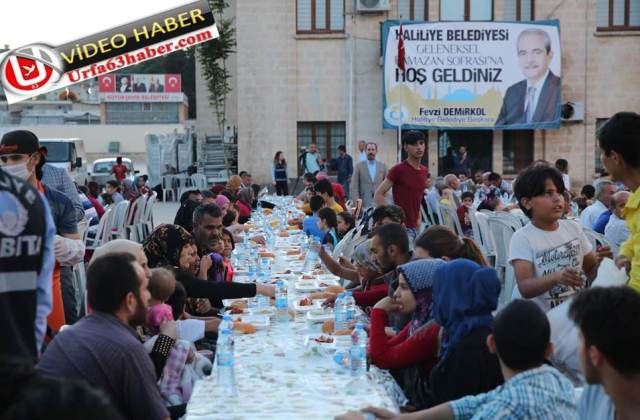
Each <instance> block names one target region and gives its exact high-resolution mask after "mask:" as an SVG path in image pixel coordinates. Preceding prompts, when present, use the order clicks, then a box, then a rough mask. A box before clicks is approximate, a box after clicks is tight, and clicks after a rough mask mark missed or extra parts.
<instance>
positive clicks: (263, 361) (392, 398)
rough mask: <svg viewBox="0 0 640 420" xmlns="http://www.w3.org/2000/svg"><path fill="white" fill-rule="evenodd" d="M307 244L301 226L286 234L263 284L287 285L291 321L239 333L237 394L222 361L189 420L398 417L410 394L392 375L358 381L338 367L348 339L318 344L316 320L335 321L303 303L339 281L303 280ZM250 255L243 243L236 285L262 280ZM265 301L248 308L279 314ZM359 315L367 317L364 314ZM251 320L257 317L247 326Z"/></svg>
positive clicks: (263, 322) (262, 322) (198, 391)
mask: <svg viewBox="0 0 640 420" xmlns="http://www.w3.org/2000/svg"><path fill="white" fill-rule="evenodd" d="M258 232H259V231H258ZM284 232H286V233H284ZM285 235H287V236H285ZM301 238H302V232H300V231H299V230H296V229H295V228H293V227H288V228H286V229H284V227H283V229H281V230H279V235H278V236H277V237H276V240H275V243H272V244H271V248H270V249H268V251H269V252H271V253H272V254H273V255H272V258H270V262H271V264H270V274H269V275H268V276H263V277H262V279H261V280H262V281H267V282H275V281H277V280H278V279H282V280H283V281H285V282H286V285H287V290H288V304H289V310H288V315H287V316H282V313H281V314H280V315H279V316H271V317H269V316H265V317H264V318H266V319H259V318H255V319H257V320H258V322H259V323H258V324H256V326H257V330H256V331H255V333H252V334H239V333H237V332H236V333H235V357H234V371H235V378H236V380H235V383H236V389H235V393H233V392H230V390H229V387H223V386H219V385H218V383H217V378H216V371H215V363H214V369H213V372H212V374H211V375H210V376H209V377H206V378H205V379H203V380H200V381H198V382H197V383H196V384H195V386H194V390H193V393H192V396H191V399H190V401H189V403H188V406H187V413H186V418H187V419H194V420H196V419H198V420H201V419H225V420H230V419H305V420H309V419H329V418H333V417H334V416H336V415H339V414H342V413H344V412H346V411H349V410H355V409H360V408H362V407H363V406H367V405H374V406H378V407H385V408H387V409H389V410H392V411H396V412H397V411H398V407H399V406H401V405H403V404H405V403H406V398H405V397H404V394H403V393H402V390H401V389H400V388H399V387H398V385H397V384H396V382H395V381H394V380H393V378H392V377H391V375H390V374H389V373H388V372H387V371H384V370H380V369H377V368H376V367H375V366H370V367H369V368H368V370H367V372H366V373H365V375H364V376H362V377H360V378H353V377H352V376H351V375H350V372H349V370H348V369H346V368H344V367H341V366H340V365H338V364H337V363H336V362H335V361H334V359H335V358H334V355H335V351H336V347H338V348H340V346H342V348H343V349H344V348H345V345H346V346H347V348H348V345H349V344H348V342H349V337H348V336H347V337H332V338H333V339H334V341H333V343H318V342H317V341H315V338H317V337H318V336H320V335H322V330H321V329H322V322H318V319H316V318H314V317H312V316H311V315H310V314H311V313H321V316H319V317H317V318H319V319H325V318H329V317H330V316H331V315H330V313H326V312H325V313H322V312H323V311H322V310H321V309H320V306H319V305H316V306H315V308H316V311H315V312H311V311H310V310H309V308H304V307H301V306H300V305H299V304H300V300H301V299H303V298H304V297H306V296H308V294H309V293H310V292H311V291H312V290H313V289H314V286H311V287H309V286H310V283H311V284H313V282H315V285H316V286H319V287H317V289H318V290H322V287H320V286H321V285H325V284H326V283H332V282H337V281H338V279H337V278H335V277H333V276H332V275H330V274H328V273H326V272H324V271H322V270H315V271H313V272H312V273H307V274H306V275H303V274H302V269H303V264H304V261H303V257H304V250H301V242H304V241H301ZM250 249H251V245H249V244H245V243H242V244H238V247H237V248H236V251H235V254H234V262H236V263H237V267H236V271H235V274H234V281H238V282H249V281H255V279H254V278H249V277H248V271H247V267H246V261H247V260H246V257H251V251H250ZM254 257H255V250H254ZM257 300H260V299H257ZM257 300H254V301H253V302H247V305H248V306H251V307H252V309H251V310H252V311H253V312H254V313H255V312H262V313H264V312H274V311H273V308H272V307H270V308H267V309H266V310H265V307H266V306H264V305H266V303H265V302H264V299H262V305H263V306H260V307H259V308H258V307H257V306H256V301H257ZM316 303H317V302H316ZM225 304H226V305H231V304H233V302H232V301H225ZM270 305H273V303H270ZM260 308H261V309H260ZM247 311H249V309H247ZM276 315H277V314H276ZM322 316H324V318H322ZM359 317H366V316H365V315H364V314H363V313H360V315H359ZM250 319H251V316H250V315H249V316H246V317H245V319H243V321H248V320H250ZM324 335H325V337H327V336H328V335H327V334H324ZM340 339H341V340H340ZM344 339H346V340H347V342H346V343H345V341H344Z"/></svg>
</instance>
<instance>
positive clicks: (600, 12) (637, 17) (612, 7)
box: [596, 0, 640, 31]
mask: <svg viewBox="0 0 640 420" xmlns="http://www.w3.org/2000/svg"><path fill="white" fill-rule="evenodd" d="M596 25H597V29H598V31H640V0H598V6H597V9H596Z"/></svg>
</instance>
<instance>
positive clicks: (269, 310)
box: [249, 306, 276, 316]
mask: <svg viewBox="0 0 640 420" xmlns="http://www.w3.org/2000/svg"><path fill="white" fill-rule="evenodd" d="M249 313H250V315H251V316H273V315H274V314H275V313H276V309H275V308H274V307H273V306H268V307H266V308H259V309H258V308H256V309H251V310H250V311H249Z"/></svg>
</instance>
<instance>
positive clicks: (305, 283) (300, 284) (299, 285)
mask: <svg viewBox="0 0 640 420" xmlns="http://www.w3.org/2000/svg"><path fill="white" fill-rule="evenodd" d="M295 289H296V290H297V291H298V292H315V291H316V290H318V285H317V284H316V282H315V281H314V280H298V281H297V282H296V287H295Z"/></svg>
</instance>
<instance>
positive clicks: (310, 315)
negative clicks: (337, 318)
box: [307, 308, 333, 322]
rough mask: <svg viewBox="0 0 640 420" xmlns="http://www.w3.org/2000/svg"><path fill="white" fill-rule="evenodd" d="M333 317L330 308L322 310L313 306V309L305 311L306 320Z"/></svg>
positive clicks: (323, 319) (322, 320)
mask: <svg viewBox="0 0 640 420" xmlns="http://www.w3.org/2000/svg"><path fill="white" fill-rule="evenodd" d="M331 319H333V311H332V310H331V309H328V310H322V309H318V308H314V310H313V311H309V312H307V320H309V321H311V322H324V321H329V320H331Z"/></svg>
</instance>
